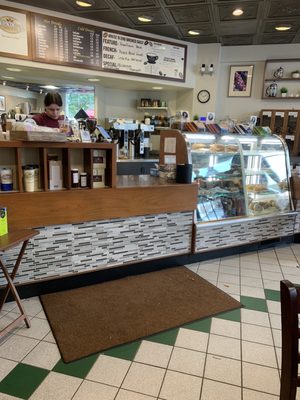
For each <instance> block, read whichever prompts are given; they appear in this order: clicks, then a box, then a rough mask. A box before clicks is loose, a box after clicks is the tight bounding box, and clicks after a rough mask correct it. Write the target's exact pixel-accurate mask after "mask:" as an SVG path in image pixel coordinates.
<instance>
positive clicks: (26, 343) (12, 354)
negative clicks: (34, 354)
mask: <svg viewBox="0 0 300 400" xmlns="http://www.w3.org/2000/svg"><path fill="white" fill-rule="evenodd" d="M38 343H39V341H38V340H36V339H31V338H27V337H22V336H17V335H13V336H11V337H10V338H9V339H8V340H7V341H6V342H4V343H3V344H1V346H0V357H3V358H7V359H9V360H13V361H21V360H22V359H23V358H24V357H25V356H26V355H27V354H28V353H29V352H30V351H31V350H32V349H33V348H34V347H35V346H36V345H37V344H38Z"/></svg>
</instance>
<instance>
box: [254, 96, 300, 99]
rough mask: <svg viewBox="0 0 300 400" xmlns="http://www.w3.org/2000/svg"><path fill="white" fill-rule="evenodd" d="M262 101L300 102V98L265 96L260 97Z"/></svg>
mask: <svg viewBox="0 0 300 400" xmlns="http://www.w3.org/2000/svg"><path fill="white" fill-rule="evenodd" d="M262 99H263V100H300V97H299V96H298V97H296V96H286V97H272V96H265V97H262Z"/></svg>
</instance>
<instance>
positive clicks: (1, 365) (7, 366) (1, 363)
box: [0, 358, 18, 382]
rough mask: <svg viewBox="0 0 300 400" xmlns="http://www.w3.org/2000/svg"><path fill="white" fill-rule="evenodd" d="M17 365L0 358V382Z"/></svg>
mask: <svg viewBox="0 0 300 400" xmlns="http://www.w3.org/2000/svg"><path fill="white" fill-rule="evenodd" d="M16 365H18V363H17V362H15V361H11V360H6V359H5V358H0V382H1V381H2V379H4V378H5V377H6V375H8V374H9V373H10V371H11V370H13V369H14V368H15V366H16Z"/></svg>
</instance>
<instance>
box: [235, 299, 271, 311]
mask: <svg viewBox="0 0 300 400" xmlns="http://www.w3.org/2000/svg"><path fill="white" fill-rule="evenodd" d="M241 303H243V305H244V306H245V308H247V309H248V310H255V311H263V312H268V307H267V302H266V300H265V299H258V298H257V297H248V296H241Z"/></svg>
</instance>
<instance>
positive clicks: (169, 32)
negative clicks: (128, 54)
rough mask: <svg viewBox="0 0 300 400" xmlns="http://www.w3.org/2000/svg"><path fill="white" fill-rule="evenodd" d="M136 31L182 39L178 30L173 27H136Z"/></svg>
mask: <svg viewBox="0 0 300 400" xmlns="http://www.w3.org/2000/svg"><path fill="white" fill-rule="evenodd" d="M135 29H138V30H141V34H142V32H147V33H153V34H156V35H162V36H167V37H171V38H173V39H180V38H181V37H180V34H179V33H178V31H177V29H176V28H175V27H174V26H171V25H163V26H145V27H143V28H140V27H135Z"/></svg>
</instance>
